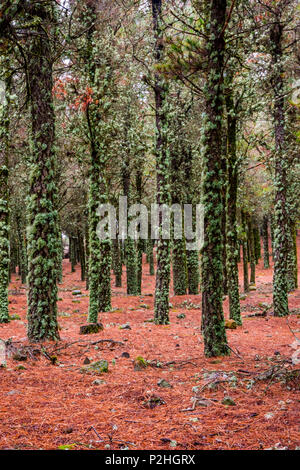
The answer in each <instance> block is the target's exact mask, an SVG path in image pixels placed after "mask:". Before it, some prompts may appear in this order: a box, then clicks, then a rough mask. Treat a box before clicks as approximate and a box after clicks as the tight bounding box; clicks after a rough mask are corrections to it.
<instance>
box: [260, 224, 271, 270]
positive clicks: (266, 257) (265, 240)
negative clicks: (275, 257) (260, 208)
mask: <svg viewBox="0 0 300 470" xmlns="http://www.w3.org/2000/svg"><path fill="white" fill-rule="evenodd" d="M268 225H269V218H268V216H267V215H264V217H263V222H262V236H263V245H264V268H265V269H269V267H270V255H269V230H268Z"/></svg>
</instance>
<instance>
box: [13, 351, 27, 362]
mask: <svg viewBox="0 0 300 470" xmlns="http://www.w3.org/2000/svg"><path fill="white" fill-rule="evenodd" d="M13 359H14V360H15V361H27V355H26V354H23V353H21V352H17V353H15V354H14V355H13Z"/></svg>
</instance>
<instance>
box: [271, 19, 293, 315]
mask: <svg viewBox="0 0 300 470" xmlns="http://www.w3.org/2000/svg"><path fill="white" fill-rule="evenodd" d="M282 30H283V25H282V23H281V22H280V19H279V18H277V19H276V20H275V21H274V24H273V25H272V27H271V30H270V46H271V51H270V52H271V57H272V65H273V67H272V72H273V76H272V86H273V94H274V108H273V116H274V131H275V154H274V171H275V174H274V184H275V208H274V222H275V230H274V276H273V306H274V315H275V316H276V317H281V316H285V315H288V314H289V307H288V286H287V256H288V244H289V234H288V232H289V226H288V215H287V167H288V159H287V155H286V132H285V99H284V94H285V92H284V84H283V75H284V69H283V65H282V64H283V51H282V40H283V38H282Z"/></svg>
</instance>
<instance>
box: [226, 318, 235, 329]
mask: <svg viewBox="0 0 300 470" xmlns="http://www.w3.org/2000/svg"><path fill="white" fill-rule="evenodd" d="M236 327H237V325H236V321H235V320H231V319H230V320H226V321H225V328H226V329H228V330H235V329H236Z"/></svg>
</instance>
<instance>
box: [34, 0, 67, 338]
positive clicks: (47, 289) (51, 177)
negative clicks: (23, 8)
mask: <svg viewBox="0 0 300 470" xmlns="http://www.w3.org/2000/svg"><path fill="white" fill-rule="evenodd" d="M32 8H34V11H33V13H34V18H35V20H36V21H35V23H36V30H35V31H34V33H33V34H30V33H28V41H29V44H28V49H27V50H28V53H27V54H28V55H27V66H28V68H27V75H28V83H29V90H30V101H31V141H32V158H31V166H32V173H31V179H30V196H29V206H28V213H29V217H28V219H29V220H28V222H29V231H28V234H29V235H28V287H29V292H28V315H27V317H28V338H29V340H30V341H42V340H45V339H52V340H57V339H58V338H59V334H58V323H57V285H56V281H57V267H56V261H57V258H58V254H57V248H58V239H57V235H58V231H57V224H58V217H57V194H56V185H55V177H56V155H55V151H54V142H55V129H54V119H55V118H54V108H53V100H52V89H53V79H52V57H51V45H50V39H49V33H48V31H49V27H50V28H51V27H52V26H53V23H52V22H53V17H52V6H49V5H47V4H44V3H36V2H34V5H32ZM52 31H53V28H52Z"/></svg>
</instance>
